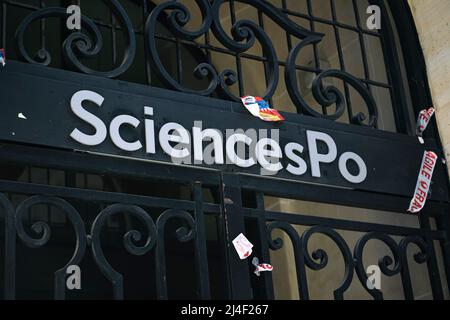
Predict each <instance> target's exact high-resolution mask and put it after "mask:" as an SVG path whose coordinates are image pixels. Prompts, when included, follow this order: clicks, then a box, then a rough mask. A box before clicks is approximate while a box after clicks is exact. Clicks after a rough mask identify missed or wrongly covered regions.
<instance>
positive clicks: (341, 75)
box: [285, 35, 378, 127]
mask: <svg viewBox="0 0 450 320" xmlns="http://www.w3.org/2000/svg"><path fill="white" fill-rule="evenodd" d="M322 38H323V36H321V35H320V36H318V35H311V36H309V37H307V38H306V39H303V40H302V41H300V42H299V43H298V44H297V45H296V46H295V47H294V48H293V49H292V50H291V52H290V53H289V56H288V58H287V61H286V68H285V81H286V88H287V91H288V93H289V96H290V97H291V99H292V101H293V102H294V104H295V106H296V107H297V110H298V112H299V113H303V114H307V115H310V116H313V117H318V118H324V119H329V120H337V119H339V118H340V117H341V116H342V115H343V114H344V111H345V104H346V102H345V98H344V96H343V94H342V93H341V92H340V91H339V89H338V88H336V87H335V86H328V87H324V85H323V79H324V78H328V77H334V78H338V79H340V80H343V81H344V82H345V83H348V84H350V85H351V86H352V87H353V88H354V89H355V90H356V91H357V92H358V93H359V94H360V95H361V97H362V98H363V100H364V101H365V103H366V105H367V108H368V113H369V119H368V123H367V125H368V126H369V127H375V126H376V124H377V120H378V109H377V106H376V103H375V100H374V98H373V97H372V95H371V93H370V92H369V90H368V89H367V87H366V86H365V85H364V84H363V83H362V82H361V81H360V80H358V79H357V78H355V77H354V76H352V75H351V74H349V73H347V72H344V71H341V70H334V69H331V70H325V71H323V72H322V73H320V74H319V75H317V77H316V78H315V79H314V81H313V83H312V93H313V96H314V98H315V99H316V101H317V102H318V103H319V104H320V105H321V106H322V107H325V108H329V107H330V106H332V105H334V104H336V111H335V112H334V113H333V114H322V113H319V112H317V111H315V110H314V109H313V108H312V107H311V106H309V105H308V104H307V102H306V101H305V99H303V96H302V93H301V92H300V90H299V84H298V78H297V77H298V75H297V69H296V60H297V57H298V55H299V54H300V51H301V50H302V49H303V48H304V47H306V46H308V45H312V44H317V43H319V42H320V41H322ZM366 118H367V117H366V116H365V115H364V114H363V113H361V112H360V113H358V114H356V115H354V116H353V118H352V119H350V121H351V123H353V124H357V125H364V121H365V120H366Z"/></svg>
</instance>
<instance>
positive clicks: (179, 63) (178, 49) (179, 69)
mask: <svg viewBox="0 0 450 320" xmlns="http://www.w3.org/2000/svg"><path fill="white" fill-rule="evenodd" d="M175 46H176V59H177V77H178V83H179V84H183V62H182V61H181V59H182V58H183V57H182V56H181V47H180V46H181V43H180V39H179V38H176V43H175Z"/></svg>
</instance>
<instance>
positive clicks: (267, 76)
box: [258, 10, 273, 105]
mask: <svg viewBox="0 0 450 320" xmlns="http://www.w3.org/2000/svg"><path fill="white" fill-rule="evenodd" d="M258 23H259V26H260V27H261V28H262V29H263V30H264V18H263V14H262V12H261V11H259V10H258ZM263 58H264V62H263V66H264V79H265V82H266V86H267V85H268V84H269V70H268V67H267V59H266V57H263ZM269 104H270V105H273V99H272V98H270V99H269Z"/></svg>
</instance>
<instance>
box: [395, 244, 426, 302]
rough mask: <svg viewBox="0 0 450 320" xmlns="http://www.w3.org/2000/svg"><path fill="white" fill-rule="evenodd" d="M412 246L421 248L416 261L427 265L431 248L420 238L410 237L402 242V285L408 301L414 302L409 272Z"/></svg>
mask: <svg viewBox="0 0 450 320" xmlns="http://www.w3.org/2000/svg"><path fill="white" fill-rule="evenodd" d="M410 244H415V245H416V246H418V247H419V249H420V251H419V252H418V253H416V254H414V260H415V261H416V262H417V263H419V264H422V263H425V262H427V261H428V260H429V257H430V255H429V250H430V248H429V246H428V244H427V243H426V241H425V240H424V239H423V238H422V237H420V236H408V237H406V238H403V239H402V240H401V241H400V244H399V248H400V261H401V265H402V272H401V275H402V284H403V292H404V295H405V299H406V300H414V293H413V288H412V284H411V275H410V272H409V265H408V246H409V245H410Z"/></svg>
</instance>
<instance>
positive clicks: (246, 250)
mask: <svg viewBox="0 0 450 320" xmlns="http://www.w3.org/2000/svg"><path fill="white" fill-rule="evenodd" d="M233 245H234V248H235V249H236V251H237V253H238V255H239V258H241V260H244V259H247V258H248V257H249V256H250V255H251V254H252V248H253V244H251V242H250V241H248V239H247V238H246V237H245V236H244V235H243V234H242V233H241V234H240V235H238V236H237V237H236V238H235V239H234V240H233Z"/></svg>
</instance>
